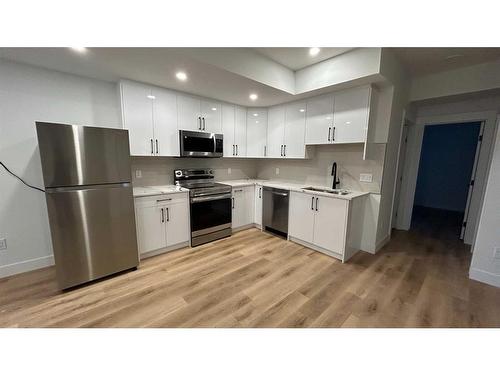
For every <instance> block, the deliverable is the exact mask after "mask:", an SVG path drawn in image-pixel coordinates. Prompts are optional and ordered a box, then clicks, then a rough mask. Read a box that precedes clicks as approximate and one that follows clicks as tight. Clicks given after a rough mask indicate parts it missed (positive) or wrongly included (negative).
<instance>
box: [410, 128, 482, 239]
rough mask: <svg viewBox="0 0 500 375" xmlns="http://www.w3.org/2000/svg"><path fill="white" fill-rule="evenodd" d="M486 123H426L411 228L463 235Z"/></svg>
mask: <svg viewBox="0 0 500 375" xmlns="http://www.w3.org/2000/svg"><path fill="white" fill-rule="evenodd" d="M483 126H484V125H483V123H482V122H477V121H476V122H467V123H453V124H438V125H427V126H425V128H424V135H423V141H422V149H421V153H420V163H419V168H418V174H417V184H416V189H415V197H414V201H413V213H412V221H411V227H412V229H416V230H422V231H425V232H426V233H428V234H430V235H433V236H437V237H449V238H450V239H456V238H460V239H463V238H464V234H465V230H466V226H467V217H468V215H469V205H470V199H471V196H472V191H473V189H474V179H475V174H476V169H477V163H478V156H479V153H480V148H481V140H482V131H483Z"/></svg>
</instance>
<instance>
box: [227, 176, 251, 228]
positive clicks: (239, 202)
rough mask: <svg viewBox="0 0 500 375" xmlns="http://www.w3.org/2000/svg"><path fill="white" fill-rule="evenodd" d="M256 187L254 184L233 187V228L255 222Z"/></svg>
mask: <svg viewBox="0 0 500 375" xmlns="http://www.w3.org/2000/svg"><path fill="white" fill-rule="evenodd" d="M254 189H255V187H254V186H253V185H252V186H243V187H233V193H232V202H231V206H232V209H233V212H232V218H233V219H232V228H233V230H234V229H237V228H240V227H245V226H247V225H250V224H253V222H254V205H255V199H254Z"/></svg>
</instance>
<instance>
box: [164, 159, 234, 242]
mask: <svg viewBox="0 0 500 375" xmlns="http://www.w3.org/2000/svg"><path fill="white" fill-rule="evenodd" d="M174 180H175V184H176V185H180V186H182V187H184V188H187V189H189V201H190V212H191V246H198V245H201V244H204V243H207V242H211V241H214V240H218V239H220V238H224V237H228V236H230V235H231V220H232V216H231V215H232V210H231V186H229V185H224V184H219V183H216V182H214V172H213V170H212V169H177V170H175V171H174Z"/></svg>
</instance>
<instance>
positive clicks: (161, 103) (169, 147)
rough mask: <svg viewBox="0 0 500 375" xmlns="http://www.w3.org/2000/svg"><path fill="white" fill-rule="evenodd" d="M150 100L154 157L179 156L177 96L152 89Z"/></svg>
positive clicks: (171, 92) (163, 90)
mask: <svg viewBox="0 0 500 375" xmlns="http://www.w3.org/2000/svg"><path fill="white" fill-rule="evenodd" d="M152 98H153V99H152V102H153V123H154V138H155V142H154V143H155V144H154V151H155V155H157V156H179V131H178V129H177V95H176V94H175V92H173V91H170V90H165V89H161V88H156V87H154V88H153V89H152Z"/></svg>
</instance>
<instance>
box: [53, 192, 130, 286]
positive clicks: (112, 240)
mask: <svg viewBox="0 0 500 375" xmlns="http://www.w3.org/2000/svg"><path fill="white" fill-rule="evenodd" d="M46 198H47V208H48V212H49V221H50V231H51V235H52V244H53V248H54V257H55V263H56V270H57V278H58V282H59V286H60V287H61V289H66V288H69V287H72V286H75V285H78V284H81V283H84V282H87V281H91V280H95V279H98V278H101V277H103V276H107V275H111V274H113V273H116V272H119V271H123V270H126V269H130V268H133V267H137V266H138V264H139V254H138V250H137V239H136V227H135V216H134V203H133V197H132V186H131V185H130V184H128V183H127V184H116V185H105V186H93V187H88V188H81V189H76V188H60V189H49V190H47V193H46Z"/></svg>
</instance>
